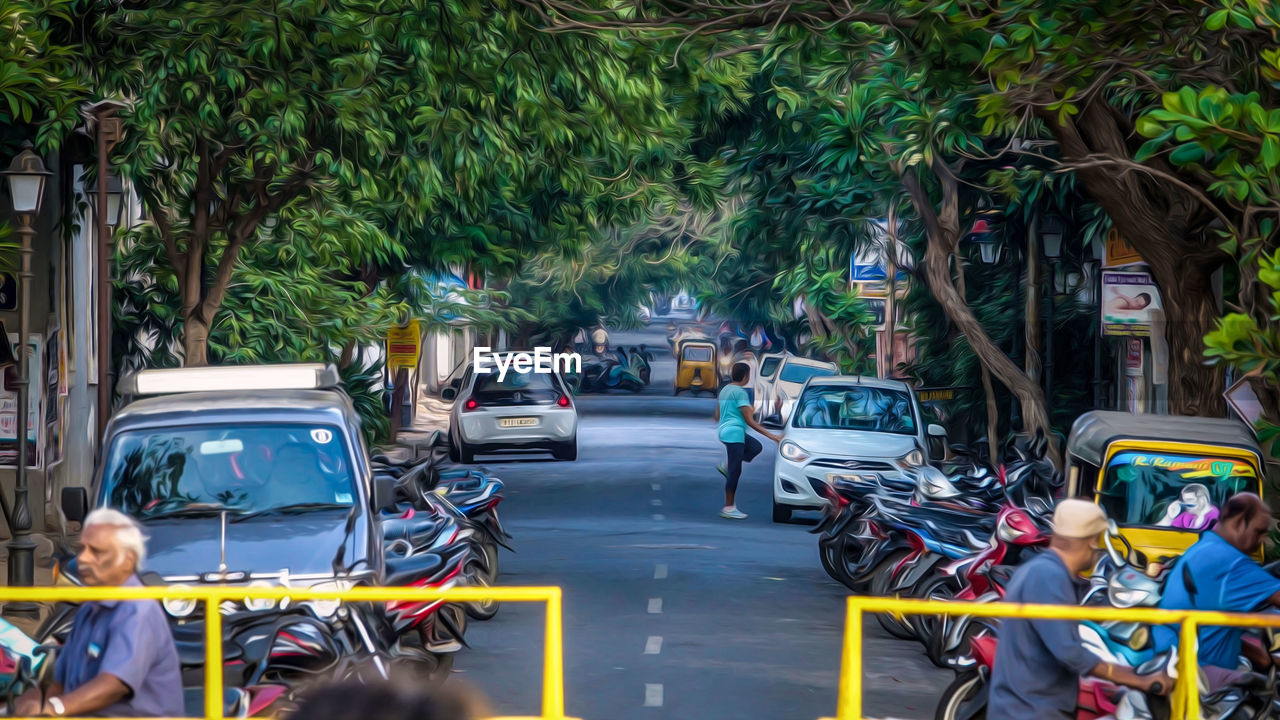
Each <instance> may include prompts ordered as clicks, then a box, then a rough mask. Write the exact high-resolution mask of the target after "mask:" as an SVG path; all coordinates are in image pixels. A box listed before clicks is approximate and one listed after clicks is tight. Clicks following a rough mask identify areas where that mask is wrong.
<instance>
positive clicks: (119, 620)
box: [14, 508, 186, 718]
mask: <svg viewBox="0 0 1280 720" xmlns="http://www.w3.org/2000/svg"><path fill="white" fill-rule="evenodd" d="M80 544H81V545H82V546H83V547H82V549H81V550H80V555H79V557H78V561H79V569H80V576H81V578H82V579H83V580H84V584H85V585H88V586H90V587H96V586H104V587H115V586H124V587H140V586H141V585H142V582H141V581H140V580H138V576H137V572H138V568H139V567H141V564H142V561H143V560H144V559H145V557H146V540H145V538H144V537H143V535H142V530H141V529H140V528H139V527H138V524H137V523H135V522H134V521H133V520H132V519H131V518H130V517H129V516H128V515H125V514H124V513H121V512H119V511H118V510H111V509H106V508H104V509H99V510H94V511H93V512H91V513H89V516H88V517H87V518H85V521H84V526H83V528H82V530H81V532H80ZM14 705H15V714H16V715H17V716H19V717H35V716H38V715H54V716H61V715H66V716H70V717H85V716H93V715H102V716H116V717H133V718H137V717H169V718H174V717H181V716H182V715H184V714H185V712H186V711H185V710H184V709H183V702H182V671H181V667H180V666H179V664H178V650H177V647H176V646H175V645H174V643H173V634H172V633H171V631H170V630H169V621H168V620H166V619H165V614H164V610H162V609H161V608H160V603H158V602H156V601H155V600H111V601H98V602H87V603H85V604H84V605H82V606H81V607H80V609H79V610H78V611H77V612H76V617H75V621H74V624H73V625H72V626H71V634H70V635H69V636H68V637H67V644H66V645H65V646H64V647H63V648H62V650H61V651H60V652H59V653H58V657H57V660H55V661H54V665H53V683H52V686H51V687H49V688H47V689H46V690H45V691H43V692H42V690H41V689H40V688H32V689H30V690H28V691H26V692H25V693H23V694H22V696H21V697H19V698H18V700H17V701H16V702H15V703H14Z"/></svg>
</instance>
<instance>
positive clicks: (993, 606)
mask: <svg viewBox="0 0 1280 720" xmlns="http://www.w3.org/2000/svg"><path fill="white" fill-rule="evenodd" d="M847 607H848V612H847V618H846V620H845V622H846V626H845V633H844V649H843V653H842V663H841V668H840V690H839V693H840V694H839V698H838V700H837V709H836V718H837V720H864V718H863V717H862V685H863V678H862V671H863V665H862V621H863V617H864V616H865V614H866V613H869V612H885V611H890V612H896V613H901V614H904V615H926V614H928V615H952V616H957V615H968V616H971V617H988V618H1024V619H1039V620H1068V621H1076V622H1079V621H1081V620H1093V621H1095V622H1107V621H1112V620H1114V621H1119V622H1140V623H1150V624H1153V625H1172V624H1174V623H1178V624H1180V625H1181V631H1180V635H1179V646H1178V683H1179V685H1178V686H1177V687H1176V688H1174V689H1173V691H1174V693H1176V694H1175V695H1174V696H1173V700H1174V701H1175V702H1174V709H1175V710H1178V711H1179V713H1178V714H1177V715H1175V717H1174V720H1202V718H1201V715H1200V712H1201V710H1200V683H1199V678H1200V668H1199V665H1198V663H1197V659H1196V655H1197V653H1196V636H1197V633H1198V630H1199V628H1200V627H1201V626H1203V625H1215V626H1216V625H1224V626H1228V627H1277V628H1280V616H1277V615H1273V614H1269V613H1227V612H1217V611H1208V610H1164V609H1160V608H1115V607H1091V606H1086V607H1081V606H1076V605H1031V604H1026V605H1024V604H1015V603H975V602H956V601H947V602H942V601H937V600H919V599H900V598H892V597H855V596H850V597H849V598H848V605H847Z"/></svg>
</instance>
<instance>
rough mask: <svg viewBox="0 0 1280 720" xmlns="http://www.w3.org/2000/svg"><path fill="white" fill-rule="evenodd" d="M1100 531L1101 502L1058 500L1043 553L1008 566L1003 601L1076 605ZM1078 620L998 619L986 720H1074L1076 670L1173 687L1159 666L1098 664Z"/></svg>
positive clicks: (1138, 684) (1134, 684)
mask: <svg viewBox="0 0 1280 720" xmlns="http://www.w3.org/2000/svg"><path fill="white" fill-rule="evenodd" d="M1106 529H1107V516H1106V513H1104V512H1103V511H1102V508H1100V507H1098V506H1097V505H1095V504H1093V503H1091V502H1086V501H1084V500H1062V501H1060V502H1059V503H1058V506H1057V507H1056V508H1055V509H1054V513H1053V539H1052V541H1051V542H1050V545H1049V551H1048V552H1043V553H1040V554H1039V555H1037V556H1035V557H1034V558H1032V559H1031V560H1029V561H1028V562H1026V563H1024V564H1023V565H1021V566H1019V567H1018V569H1017V570H1015V571H1014V573H1013V577H1012V578H1010V580H1009V587H1008V590H1007V592H1006V594H1005V598H1004V599H1005V602H1013V603H1034V604H1037V605H1076V604H1079V602H1080V597H1079V592H1078V590H1079V588H1078V587H1077V581H1078V579H1079V575H1080V573H1082V572H1084V571H1085V570H1087V569H1089V568H1090V567H1092V565H1093V563H1094V558H1095V557H1096V555H1097V553H1098V552H1099V549H1098V539H1099V536H1100V535H1101V534H1102V533H1103V532H1104V531H1105V530H1106ZM1079 625H1080V624H1079V622H1073V621H1069V620H1018V619H1014V618H1009V619H1007V620H1005V621H1004V622H1002V623H1001V624H1000V632H999V637H1000V642H999V644H998V645H997V646H996V659H995V664H994V665H993V667H992V670H991V691H990V695H989V696H988V699H987V718H988V720H1049V719H1050V718H1056V719H1058V720H1074V718H1075V717H1076V704H1077V695H1078V692H1079V688H1080V676H1082V675H1093V676H1094V677H1100V678H1105V679H1107V680H1110V681H1112V682H1115V683H1118V684H1120V685H1126V686H1128V687H1131V688H1136V689H1138V690H1153V691H1157V692H1162V693H1163V692H1168V691H1169V689H1170V688H1171V687H1172V685H1173V681H1172V680H1170V679H1169V677H1168V676H1167V675H1165V674H1164V673H1163V672H1160V673H1155V674H1152V675H1138V674H1137V673H1135V672H1134V671H1133V669H1132V668H1128V667H1125V666H1123V665H1115V664H1112V663H1108V662H1103V661H1102V660H1101V659H1099V658H1098V657H1097V656H1096V655H1094V654H1092V653H1090V652H1089V651H1088V650H1086V649H1085V647H1084V644H1083V643H1082V642H1081V640H1080V635H1079V632H1078V628H1079Z"/></svg>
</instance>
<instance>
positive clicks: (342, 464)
mask: <svg viewBox="0 0 1280 720" xmlns="http://www.w3.org/2000/svg"><path fill="white" fill-rule="evenodd" d="M342 437H343V436H342V433H341V432H340V431H339V429H338V428H336V427H333V426H327V425H306V424H287V425H286V424H280V425H256V424H255V425H202V426H189V427H181V428H174V429H171V430H169V429H166V430H137V431H133V432H125V433H121V434H120V435H119V436H118V437H116V439H115V441H114V442H113V443H112V445H111V450H110V453H109V454H108V456H107V462H106V466H105V467H106V470H105V472H104V474H103V478H104V480H103V493H104V498H105V501H106V504H107V505H109V506H110V507H113V508H116V509H118V510H120V511H122V512H125V513H127V514H129V515H133V516H134V517H138V518H143V519H146V518H152V517H158V516H161V515H176V514H191V515H196V514H202V513H207V514H216V513H217V512H220V511H222V510H230V511H232V512H233V513H236V514H241V513H256V512H262V511H266V510H272V509H275V508H285V507H293V506H298V507H299V508H301V509H309V508H322V507H335V508H338V507H350V506H351V505H352V503H354V502H355V498H356V495H355V483H354V478H353V473H352V467H351V462H350V460H349V458H348V456H347V452H346V449H345V445H344V443H343V442H342Z"/></svg>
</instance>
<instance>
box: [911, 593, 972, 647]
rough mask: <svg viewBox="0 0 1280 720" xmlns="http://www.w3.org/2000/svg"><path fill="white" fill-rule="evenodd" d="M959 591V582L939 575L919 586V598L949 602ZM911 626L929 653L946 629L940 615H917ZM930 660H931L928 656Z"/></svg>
mask: <svg viewBox="0 0 1280 720" xmlns="http://www.w3.org/2000/svg"><path fill="white" fill-rule="evenodd" d="M959 591H960V582H959V581H958V580H956V579H955V578H954V577H951V576H950V575H939V576H938V577H933V578H930V579H928V580H926V581H924V582H923V583H921V585H920V594H919V598H920V599H921V600H950V599H952V598H953V597H955V594H956V593H957V592H959ZM912 624H913V625H914V626H915V629H916V639H917V640H919V641H920V644H921V645H924V647H925V652H926V653H930V650H929V648H931V647H932V646H933V643H934V641H935V640H937V639H938V637H937V636H938V633H941V632H943V630H944V629H945V628H946V627H947V623H946V622H944V620H943V616H941V615H917V616H916V617H915V618H914V620H913V622H912ZM930 659H931V660H932V659H933V656H932V654H930Z"/></svg>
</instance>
